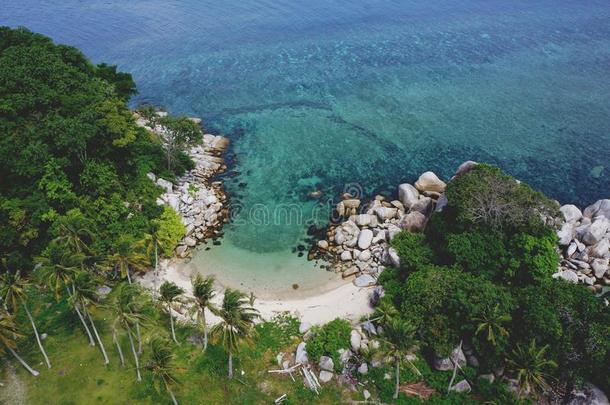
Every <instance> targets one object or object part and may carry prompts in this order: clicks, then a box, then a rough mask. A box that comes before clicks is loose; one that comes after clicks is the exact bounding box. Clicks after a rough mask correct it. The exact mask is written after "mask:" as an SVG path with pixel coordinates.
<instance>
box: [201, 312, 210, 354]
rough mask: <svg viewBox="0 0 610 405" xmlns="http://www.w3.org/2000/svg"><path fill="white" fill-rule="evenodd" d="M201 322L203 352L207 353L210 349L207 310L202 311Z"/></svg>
mask: <svg viewBox="0 0 610 405" xmlns="http://www.w3.org/2000/svg"><path fill="white" fill-rule="evenodd" d="M201 321H202V322H203V350H202V352H205V351H206V350H207V348H208V325H207V324H206V322H205V308H203V309H202V310H201Z"/></svg>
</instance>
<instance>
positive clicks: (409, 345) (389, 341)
mask: <svg viewBox="0 0 610 405" xmlns="http://www.w3.org/2000/svg"><path fill="white" fill-rule="evenodd" d="M384 333H385V342H384V343H385V345H386V352H387V353H388V355H390V356H391V357H393V358H394V361H395V362H396V389H395V391H394V396H393V398H394V399H398V389H399V387H400V360H401V359H402V358H403V357H404V356H405V354H407V352H409V351H410V350H413V349H414V348H415V346H416V345H417V340H416V339H415V326H413V325H412V324H411V323H410V322H407V321H405V320H403V319H399V318H394V319H392V320H391V321H389V322H388V323H387V324H386V325H385V328H384ZM407 362H408V363H409V365H410V366H411V368H412V369H413V370H414V371H415V372H416V373H417V374H418V375H420V376H421V373H420V372H419V370H418V369H417V367H415V365H414V364H413V363H412V362H411V361H410V360H408V359H407Z"/></svg>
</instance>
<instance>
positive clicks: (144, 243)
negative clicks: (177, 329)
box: [136, 228, 171, 298]
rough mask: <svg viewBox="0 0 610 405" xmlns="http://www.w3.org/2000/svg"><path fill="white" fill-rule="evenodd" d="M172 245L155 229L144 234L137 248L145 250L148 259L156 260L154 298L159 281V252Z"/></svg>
mask: <svg viewBox="0 0 610 405" xmlns="http://www.w3.org/2000/svg"><path fill="white" fill-rule="evenodd" d="M167 245H171V241H170V240H169V239H167V237H164V236H163V235H161V234H160V233H159V232H158V230H157V229H155V228H153V229H152V230H151V232H150V233H146V234H144V237H143V238H142V240H140V241H139V242H138V243H137V244H136V246H138V247H141V248H143V249H144V250H145V252H146V254H147V255H148V257H151V256H152V257H154V258H155V269H154V273H153V298H155V297H156V294H157V279H158V278H159V250H161V251H163V249H164V247H165V246H167Z"/></svg>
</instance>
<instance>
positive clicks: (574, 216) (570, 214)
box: [559, 204, 582, 223]
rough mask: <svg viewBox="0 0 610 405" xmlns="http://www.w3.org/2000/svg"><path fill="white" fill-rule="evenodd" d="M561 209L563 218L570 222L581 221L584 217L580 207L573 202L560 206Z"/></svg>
mask: <svg viewBox="0 0 610 405" xmlns="http://www.w3.org/2000/svg"><path fill="white" fill-rule="evenodd" d="M559 211H561V213H562V214H563V218H564V219H565V220H566V222H568V223H571V222H576V221H579V220H580V218H582V212H580V209H578V207H577V206H575V205H572V204H566V205H563V206H562V207H561V208H559Z"/></svg>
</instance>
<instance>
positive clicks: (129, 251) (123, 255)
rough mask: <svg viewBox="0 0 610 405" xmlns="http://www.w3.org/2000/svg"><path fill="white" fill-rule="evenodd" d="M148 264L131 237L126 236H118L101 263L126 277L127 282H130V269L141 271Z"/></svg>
mask: <svg viewBox="0 0 610 405" xmlns="http://www.w3.org/2000/svg"><path fill="white" fill-rule="evenodd" d="M149 265H150V262H149V260H148V258H147V257H146V255H145V254H143V253H142V252H140V251H139V250H138V249H137V246H136V244H135V243H134V241H133V239H132V238H130V237H127V236H122V237H120V238H119V240H118V241H117V242H116V244H115V246H114V251H113V252H112V253H111V254H109V255H108V256H107V257H106V259H105V260H104V262H103V263H102V267H103V268H105V269H111V270H114V271H115V272H119V273H120V274H121V278H127V281H128V282H129V284H131V273H130V270H135V271H141V270H144V269H146V268H147V267H148V266H149ZM115 274H116V273H115Z"/></svg>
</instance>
